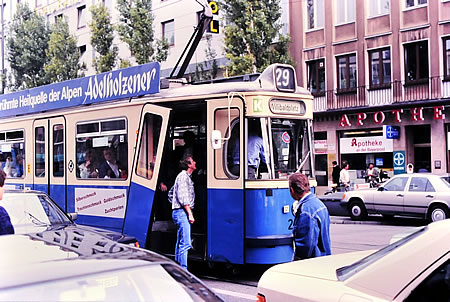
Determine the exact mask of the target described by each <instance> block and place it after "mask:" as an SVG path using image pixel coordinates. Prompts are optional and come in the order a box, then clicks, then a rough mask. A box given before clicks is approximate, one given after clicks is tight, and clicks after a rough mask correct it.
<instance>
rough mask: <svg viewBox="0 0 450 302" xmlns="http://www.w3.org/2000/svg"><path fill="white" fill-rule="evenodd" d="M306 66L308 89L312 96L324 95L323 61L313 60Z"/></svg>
mask: <svg viewBox="0 0 450 302" xmlns="http://www.w3.org/2000/svg"><path fill="white" fill-rule="evenodd" d="M307 65H308V89H309V91H311V93H312V94H313V95H314V96H323V95H325V60H324V59H320V60H315V61H311V62H308V63H307Z"/></svg>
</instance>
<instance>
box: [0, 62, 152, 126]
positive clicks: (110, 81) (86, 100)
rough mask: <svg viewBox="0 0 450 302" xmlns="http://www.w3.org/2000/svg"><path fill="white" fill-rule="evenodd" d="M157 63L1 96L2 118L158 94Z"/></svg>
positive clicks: (0, 110) (0, 108)
mask: <svg viewBox="0 0 450 302" xmlns="http://www.w3.org/2000/svg"><path fill="white" fill-rule="evenodd" d="M159 76H160V65H159V63H157V62H154V63H148V64H143V65H139V66H134V67H129V68H125V69H119V70H114V71H110V72H105V73H101V74H97V75H93V76H88V77H84V78H78V79H74V80H69V81H65V82H61V83H55V84H50V85H45V86H40V87H35V88H31V89H27V90H22V91H18V92H13V93H9V94H4V95H1V96H0V118H1V117H8V116H16V115H24V114H29V113H36V112H42V111H48V110H55V109H61V108H67V107H74V106H80V105H87V104H93V103H99V102H105V101H112V100H117V99H123V98H130V97H136V96H141V95H146V94H155V93H158V92H159V80H160V79H159Z"/></svg>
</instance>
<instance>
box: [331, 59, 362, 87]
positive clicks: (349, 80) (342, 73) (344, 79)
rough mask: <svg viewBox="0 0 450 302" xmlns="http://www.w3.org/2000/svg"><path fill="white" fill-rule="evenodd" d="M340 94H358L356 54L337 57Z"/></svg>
mask: <svg viewBox="0 0 450 302" xmlns="http://www.w3.org/2000/svg"><path fill="white" fill-rule="evenodd" d="M336 60H337V66H338V68H337V78H338V92H356V79H357V78H356V54H351V55H346V56H340V57H337V59H336Z"/></svg>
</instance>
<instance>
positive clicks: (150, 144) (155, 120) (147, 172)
mask: <svg viewBox="0 0 450 302" xmlns="http://www.w3.org/2000/svg"><path fill="white" fill-rule="evenodd" d="M161 124H162V117H161V116H159V115H154V114H151V113H146V114H145V119H144V125H143V126H142V130H141V135H142V138H141V144H140V147H139V157H138V164H137V167H136V174H137V175H139V176H142V177H145V178H147V179H152V177H153V169H154V166H155V160H156V152H157V150H158V143H159V137H160V135H161Z"/></svg>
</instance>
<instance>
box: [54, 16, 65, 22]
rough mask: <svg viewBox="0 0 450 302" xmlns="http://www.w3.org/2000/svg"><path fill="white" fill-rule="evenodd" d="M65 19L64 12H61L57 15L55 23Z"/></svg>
mask: <svg viewBox="0 0 450 302" xmlns="http://www.w3.org/2000/svg"><path fill="white" fill-rule="evenodd" d="M62 20H63V14H59V15H56V16H55V23H58V22H59V21H62Z"/></svg>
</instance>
